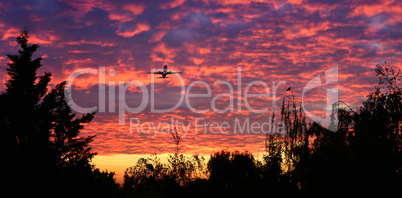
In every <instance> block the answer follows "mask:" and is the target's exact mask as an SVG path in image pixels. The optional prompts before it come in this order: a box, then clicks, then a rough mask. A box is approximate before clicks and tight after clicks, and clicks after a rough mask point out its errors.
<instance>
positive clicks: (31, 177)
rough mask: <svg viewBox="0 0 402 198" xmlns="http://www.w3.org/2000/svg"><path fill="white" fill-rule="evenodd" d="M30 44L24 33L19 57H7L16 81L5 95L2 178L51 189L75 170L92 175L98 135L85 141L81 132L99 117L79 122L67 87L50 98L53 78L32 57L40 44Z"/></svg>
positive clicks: (0, 126) (0, 128)
mask: <svg viewBox="0 0 402 198" xmlns="http://www.w3.org/2000/svg"><path fill="white" fill-rule="evenodd" d="M28 39H29V36H28V30H26V29H24V30H23V31H22V32H21V34H20V36H18V37H17V39H16V41H17V43H18V44H19V46H20V48H21V49H20V50H19V51H18V54H16V55H10V54H9V55H7V57H8V58H9V59H10V60H11V62H10V63H8V67H9V68H8V69H7V71H8V75H9V77H10V79H9V80H8V82H7V84H6V86H7V88H6V92H5V93H3V94H1V95H0V111H1V114H0V146H1V147H0V156H1V157H0V160H1V161H0V176H1V178H2V179H3V180H6V181H5V182H6V183H8V184H9V185H10V186H20V187H21V186H23V187H24V186H25V187H28V186H35V187H36V188H42V189H48V188H49V185H53V186H54V185H56V184H54V183H55V181H54V180H55V179H56V180H57V181H62V180H63V178H62V177H59V176H63V175H68V173H71V172H73V171H72V170H78V169H80V170H85V171H86V172H89V173H90V172H91V171H92V166H91V165H90V164H89V162H90V160H91V159H92V157H93V156H94V155H95V154H96V153H94V152H92V151H91V148H90V147H89V143H90V142H91V141H93V138H94V136H88V137H79V132H80V130H81V129H83V127H84V124H86V123H89V122H90V121H91V120H92V119H93V117H94V114H95V112H91V113H88V114H84V115H83V116H82V117H81V118H76V115H75V114H74V113H72V109H71V108H70V106H69V105H68V103H67V101H66V97H65V94H64V87H65V82H62V83H60V84H58V85H57V86H56V87H55V88H54V89H53V90H51V91H50V92H49V93H48V89H47V87H48V84H49V82H50V80H51V74H50V73H46V72H45V73H44V74H43V75H41V76H38V69H39V68H40V67H41V66H42V65H41V60H42V58H36V59H33V58H32V56H33V54H34V52H36V50H37V49H38V47H39V45H37V44H32V45H29V44H28ZM74 179H76V180H79V178H74ZM51 180H53V181H51ZM57 181H56V183H57ZM38 182H39V183H41V184H42V182H47V183H45V184H43V185H39V184H38ZM52 183H53V184H52ZM64 183H68V182H64Z"/></svg>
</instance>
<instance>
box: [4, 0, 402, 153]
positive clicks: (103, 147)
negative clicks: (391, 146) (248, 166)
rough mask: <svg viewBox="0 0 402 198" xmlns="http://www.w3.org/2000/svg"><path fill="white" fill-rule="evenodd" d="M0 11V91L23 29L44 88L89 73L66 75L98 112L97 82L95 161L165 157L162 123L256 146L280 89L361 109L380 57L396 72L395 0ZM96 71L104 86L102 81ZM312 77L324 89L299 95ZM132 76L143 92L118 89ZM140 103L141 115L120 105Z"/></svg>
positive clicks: (193, 136)
mask: <svg viewBox="0 0 402 198" xmlns="http://www.w3.org/2000/svg"><path fill="white" fill-rule="evenodd" d="M0 16H1V17H0V45H1V48H0V55H1V56H0V77H1V85H0V90H4V83H5V82H6V80H7V75H6V71H5V69H6V63H7V62H8V61H9V60H8V59H7V57H6V56H5V55H6V54H10V53H11V54H15V53H16V52H17V50H18V46H17V43H16V42H15V37H16V36H18V35H19V32H20V31H21V30H22V29H23V28H24V27H27V28H28V29H29V30H30V39H29V42H31V43H38V44H39V45H40V48H39V50H38V51H37V53H36V56H37V57H39V56H41V57H42V58H43V61H42V63H43V67H42V68H41V70H40V72H41V73H43V72H44V71H47V72H51V73H52V75H53V78H52V82H51V85H50V86H51V87H52V86H54V85H55V84H57V83H59V82H61V81H63V80H66V79H67V78H68V77H69V76H70V75H71V74H73V73H74V72H77V71H81V73H84V72H87V71H91V70H90V69H94V70H92V71H97V73H96V74H85V75H84V74H83V75H80V76H78V77H77V78H76V79H75V80H74V82H73V83H72V90H73V91H72V98H73V101H74V102H75V103H76V104H77V105H79V106H81V107H88V108H89V107H94V106H98V107H99V105H100V104H99V87H102V85H103V86H104V87H105V89H104V91H105V94H104V96H105V101H103V100H101V102H104V104H105V109H104V112H99V113H98V114H97V116H96V118H95V119H94V121H93V122H92V123H90V125H89V126H87V127H86V129H85V131H83V134H84V135H89V134H91V135H92V134H96V135H97V137H96V139H95V141H94V142H93V144H92V146H93V147H94V149H95V150H96V151H97V152H98V153H99V155H100V156H106V155H109V156H110V155H116V154H127V155H139V154H150V153H157V154H162V153H169V152H170V153H171V152H173V151H174V148H175V144H174V141H173V139H172V137H171V136H170V134H168V133H166V132H163V130H162V128H164V127H165V129H164V130H166V128H168V127H171V128H172V127H173V126H176V127H177V128H178V132H179V134H181V136H182V139H181V142H180V145H181V151H182V152H184V153H188V154H205V155H208V154H211V153H212V152H213V151H214V150H215V151H216V150H219V149H222V148H229V149H240V150H249V151H252V152H254V153H256V152H258V150H261V149H262V148H263V147H264V138H265V133H264V130H265V132H266V131H267V130H268V128H269V117H270V116H271V115H272V112H273V110H274V109H275V108H276V109H278V108H279V107H280V103H281V102H282V99H283V98H286V97H287V96H288V94H290V92H285V90H286V89H287V88H288V87H292V93H293V94H294V95H295V100H296V101H299V102H300V101H303V102H304V105H305V107H306V109H307V110H308V111H309V112H312V113H314V114H315V115H320V112H321V113H322V112H323V111H325V110H326V103H327V90H328V89H330V88H338V99H339V100H342V101H344V102H346V103H347V104H349V105H351V106H352V107H353V108H358V106H359V105H360V104H361V101H362V100H363V99H364V98H365V96H366V95H368V94H369V93H370V91H372V90H373V86H374V85H375V84H376V83H377V79H376V77H375V74H374V70H373V69H374V67H375V65H376V64H377V63H384V61H386V62H387V63H389V64H391V65H392V66H394V67H396V68H402V65H401V62H402V57H401V54H402V38H401V35H402V33H401V29H402V3H401V2H400V1H397V0H395V1H392V0H390V1H367V0H360V1H332V0H323V1H320V0H287V1H286V0H277V1H263V0H258V1H241V0H236V1H213V0H197V1H190V0H173V1H172V0H169V1H152V0H148V1H115V0H114V1H102V2H99V1H95V0H90V1H82V0H80V1H76V0H59V1H44V0H41V1H39V0H38V1H32V0H29V1H28V0H26V1H24V0H21V1H8V0H4V1H1V2H0ZM165 64H166V65H168V67H169V70H174V71H181V72H183V73H182V74H181V75H180V76H170V78H168V79H160V78H151V77H152V76H151V75H148V74H147V72H149V71H151V70H152V69H155V70H156V71H159V70H161V69H162V66H163V65H165ZM335 66H338V70H337V71H338V73H337V80H336V81H335V82H334V81H332V82H331V80H330V81H328V76H327V78H326V75H325V74H326V73H325V72H326V71H328V70H330V69H331V68H334V67H335ZM101 68H104V71H105V81H99V74H101V73H102V72H100V71H102V69H101ZM80 69H81V70H80ZM318 75H319V77H318V80H319V81H320V82H322V83H321V84H320V86H317V87H316V88H313V89H311V90H309V91H307V92H306V93H305V94H304V97H302V93H303V89H304V88H305V87H306V85H307V84H308V82H310V81H311V80H312V79H314V78H315V77H317V76H318ZM155 77H156V76H155ZM239 79H240V80H241V84H240V83H239ZM135 80H136V82H137V85H143V86H142V88H145V89H146V90H147V91H148V92H144V90H141V89H140V87H137V86H135V85H132V86H130V87H129V88H128V89H127V90H124V89H123V90H124V92H121V91H120V90H121V86H120V89H119V83H123V84H121V85H122V86H123V88H124V85H125V84H127V83H129V82H130V81H131V82H133V81H135ZM201 81H202V82H204V83H201ZM280 82H282V83H280ZM329 82H330V83H329ZM191 84H192V85H193V86H190V85H191ZM264 84H265V85H266V86H265V85H264ZM278 84H279V85H278ZM182 85H184V86H182ZM151 86H154V90H155V91H154V93H153V94H154V101H151V97H150V94H151V90H152V89H151V88H152V87H151ZM239 87H240V89H239ZM189 88H190V89H189ZM209 90H210V94H209ZM245 92H248V93H251V94H267V95H260V96H259V97H244V93H245ZM122 94H123V96H124V97H125V100H124V101H122V100H120V99H121V97H122ZM190 94H206V96H205V95H204V97H202V96H200V95H198V96H194V95H193V96H192V97H187V96H189V95H190ZM273 96H275V98H274V97H273ZM143 97H145V99H144V98H143ZM182 97H183V98H184V99H183V100H181V99H182ZM186 97H187V98H186ZM143 99H144V100H143ZM142 103H143V104H145V106H144V108H143V109H141V111H138V112H132V113H130V112H128V111H120V108H123V110H124V108H125V107H127V108H135V107H138V106H140V104H142ZM151 103H152V105H153V107H154V109H167V108H170V107H173V106H175V105H176V104H177V108H175V109H174V110H172V111H169V112H166V113H158V112H154V111H153V110H152V107H151ZM275 103H276V105H275ZM247 104H249V106H247ZM109 105H110V106H109ZM123 105H126V106H123ZM252 109H256V110H262V109H265V110H266V111H265V112H262V113H261V112H254V111H253V110H252ZM113 110H114V112H113ZM194 110H205V111H204V112H195V111H194ZM219 110H222V111H219ZM277 117H279V115H277ZM119 119H120V120H119ZM122 119H124V121H125V124H124V125H121V123H120V124H119V121H121V120H122ZM130 120H131V125H130ZM172 120H173V121H172ZM171 123H174V124H173V125H172V124H171ZM211 123H214V124H213V126H211ZM253 123H256V124H255V125H254V128H253V129H251V128H252V124H253ZM245 124H246V125H247V124H248V125H249V127H247V126H246V129H244V130H242V131H241V130H240V129H239V127H244V126H245ZM153 126H155V127H153ZM158 126H159V128H157V127H158ZM141 127H142V128H141ZM221 129H222V130H221ZM167 130H168V129H167Z"/></svg>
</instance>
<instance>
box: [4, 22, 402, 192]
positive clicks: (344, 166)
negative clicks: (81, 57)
mask: <svg viewBox="0 0 402 198" xmlns="http://www.w3.org/2000/svg"><path fill="white" fill-rule="evenodd" d="M28 38H29V37H28V31H27V30H23V31H22V33H21V35H20V36H19V37H17V39H16V40H17V42H18V44H19V46H20V48H21V49H20V50H19V51H18V54H17V55H7V56H8V58H9V59H10V60H11V61H10V63H9V64H8V69H7V71H8V75H9V77H10V79H9V80H8V81H7V84H6V86H7V88H6V91H5V92H4V93H2V94H1V95H0V112H1V113H0V177H1V180H2V185H1V190H2V192H3V193H13V195H14V194H16V195H17V197H18V195H37V194H40V195H45V196H56V197H60V196H62V197H65V196H78V197H83V196H90V197H95V196H97V197H205V196H210V197H229V196H231V197H241V196H247V197H250V196H261V195H264V196H265V195H270V196H273V195H282V196H283V195H309V194H311V195H324V196H325V195H329V194H323V193H330V194H344V195H354V194H371V193H382V194H391V193H398V190H399V189H401V187H402V175H401V171H402V151H401V148H402V143H401V141H402V134H401V121H402V112H401V108H402V93H401V90H400V88H399V87H398V85H397V82H398V81H397V80H398V78H399V71H396V70H394V69H393V68H392V67H391V66H390V65H387V64H383V65H377V66H376V68H375V74H376V76H377V77H378V80H379V83H378V85H377V86H375V87H374V91H373V92H372V93H370V94H369V95H368V96H367V98H366V100H365V101H364V102H363V104H362V105H361V107H360V108H359V109H357V110H353V109H351V108H350V107H349V106H348V105H346V104H345V103H343V102H341V101H338V102H336V103H335V104H333V109H332V116H331V118H332V122H331V125H330V128H331V129H337V130H336V131H333V130H328V129H326V128H323V127H321V126H320V125H319V124H317V123H311V122H309V121H307V119H306V116H305V114H304V113H303V110H302V108H301V106H300V104H299V103H298V102H296V100H295V97H294V95H293V94H292V92H290V91H289V92H287V95H286V97H284V99H283V102H282V107H281V112H280V113H279V114H280V116H279V117H278V118H275V116H276V115H275V112H273V115H272V117H271V118H269V119H272V121H275V120H281V122H283V123H284V124H285V126H286V127H285V131H283V133H281V134H279V133H278V134H267V137H266V143H265V153H264V157H263V159H262V160H257V159H255V158H254V156H253V155H252V154H251V153H249V152H246V151H245V152H238V151H234V152H230V151H227V150H222V151H219V152H215V153H214V154H212V155H211V158H210V159H209V161H208V162H205V160H204V158H202V157H200V156H191V157H189V156H185V155H183V154H181V153H180V146H179V143H180V137H179V136H178V131H171V134H172V137H173V139H174V141H175V144H176V146H177V147H176V152H175V153H174V154H172V155H170V156H169V158H168V161H167V163H162V162H161V160H160V158H158V157H157V156H156V155H151V156H150V157H148V158H142V159H140V160H139V161H138V162H137V163H136V164H134V165H133V166H132V167H129V168H128V169H127V170H126V172H125V175H124V183H123V184H122V185H120V186H119V185H118V184H116V183H115V180H114V173H113V172H101V171H99V170H98V169H96V167H95V166H94V165H91V163H90V162H91V159H92V158H93V157H94V155H96V153H95V152H94V151H92V149H91V147H90V146H89V144H90V143H91V142H92V141H93V139H94V138H95V137H94V136H87V137H81V136H80V134H79V133H80V130H81V129H83V127H84V126H85V124H87V123H89V122H90V121H91V120H92V119H93V117H94V116H95V112H90V113H88V114H84V115H82V116H80V117H79V116H78V115H75V114H74V113H73V112H72V110H71V108H70V107H69V106H68V103H67V101H68V100H69V98H65V93H64V87H65V82H61V83H60V84H58V85H57V86H56V87H55V88H54V89H52V90H50V91H49V92H48V90H47V87H48V83H49V82H50V80H51V74H50V73H44V74H43V75H41V76H38V74H37V70H38V69H39V68H40V67H41V58H37V59H32V55H33V53H34V52H35V51H36V50H37V48H38V45H35V44H33V45H29V44H28ZM272 126H274V125H272Z"/></svg>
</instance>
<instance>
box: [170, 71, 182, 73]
mask: <svg viewBox="0 0 402 198" xmlns="http://www.w3.org/2000/svg"><path fill="white" fill-rule="evenodd" d="M181 73H182V72H172V71H170V72H168V73H167V74H181Z"/></svg>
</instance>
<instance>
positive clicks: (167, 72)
mask: <svg viewBox="0 0 402 198" xmlns="http://www.w3.org/2000/svg"><path fill="white" fill-rule="evenodd" d="M148 74H161V75H162V77H157V78H163V79H165V78H169V77H167V75H168V74H181V72H172V71H168V70H167V65H164V66H163V71H157V72H148Z"/></svg>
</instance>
